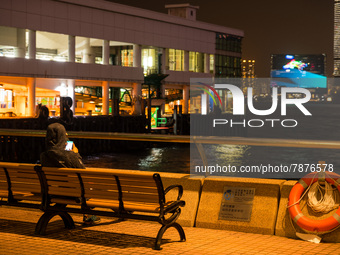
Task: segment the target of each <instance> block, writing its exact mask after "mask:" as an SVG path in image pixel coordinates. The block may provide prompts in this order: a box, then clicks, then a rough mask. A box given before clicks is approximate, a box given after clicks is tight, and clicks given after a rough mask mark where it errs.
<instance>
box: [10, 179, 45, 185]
mask: <svg viewBox="0 0 340 255" xmlns="http://www.w3.org/2000/svg"><path fill="white" fill-rule="evenodd" d="M10 179H11V183H14V182H28V183H32V184H33V183H34V184H37V185H40V181H39V179H37V178H22V177H11V178H10Z"/></svg>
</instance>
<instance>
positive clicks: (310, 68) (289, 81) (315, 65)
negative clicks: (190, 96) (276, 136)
mask: <svg viewBox="0 0 340 255" xmlns="http://www.w3.org/2000/svg"><path fill="white" fill-rule="evenodd" d="M271 64H272V66H271V77H272V82H271V85H272V86H278V87H299V88H310V89H311V88H326V87H327V79H326V76H325V55H323V54H319V55H285V54H274V55H272V63H271ZM276 78H277V79H276Z"/></svg>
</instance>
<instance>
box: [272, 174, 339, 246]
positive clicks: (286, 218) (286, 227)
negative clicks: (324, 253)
mask: <svg viewBox="0 0 340 255" xmlns="http://www.w3.org/2000/svg"><path fill="white" fill-rule="evenodd" d="M295 183H296V181H286V182H285V183H284V184H283V185H282V187H281V199H280V206H279V212H278V215H277V222H276V227H275V235H277V236H284V237H290V238H296V239H298V237H297V236H296V234H295V233H296V232H299V233H306V232H305V231H304V230H303V229H301V228H300V227H299V226H298V225H296V224H295V223H294V222H293V221H292V220H291V218H290V215H289V212H288V210H287V204H288V197H289V193H290V191H291V189H292V188H293V186H294V185H295ZM306 198H307V195H306V196H305V197H304V198H303V199H302V200H301V202H300V208H301V210H302V213H303V214H304V215H305V216H306V217H308V218H311V219H319V220H320V219H325V218H328V217H329V216H331V215H332V214H333V213H334V211H335V210H334V211H332V212H330V213H327V214H318V213H315V212H313V211H312V210H311V209H310V208H308V206H307V205H306V206H304V205H305V204H306ZM338 203H339V201H338ZM319 236H320V237H321V238H322V241H324V242H332V243H339V242H340V228H338V229H336V230H335V231H333V232H330V233H327V234H323V235H319Z"/></svg>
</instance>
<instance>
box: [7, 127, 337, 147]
mask: <svg viewBox="0 0 340 255" xmlns="http://www.w3.org/2000/svg"><path fill="white" fill-rule="evenodd" d="M67 134H68V137H69V138H82V139H103V140H124V141H150V142H169V143H197V144H229V145H252V146H271V147H294V148H315V149H340V141H331V140H304V139H276V138H248V137H217V136H189V135H176V136H174V135H156V134H135V133H110V132H79V131H78V132H77V131H69V132H67ZM0 136H25V137H45V136H46V131H44V130H26V129H0Z"/></svg>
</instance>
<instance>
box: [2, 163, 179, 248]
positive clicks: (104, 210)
mask: <svg viewBox="0 0 340 255" xmlns="http://www.w3.org/2000/svg"><path fill="white" fill-rule="evenodd" d="M0 167H1V168H2V169H3V171H2V172H4V173H5V174H2V175H1V174H0V196H1V192H2V191H3V189H2V188H1V187H3V186H4V185H5V184H4V183H5V182H4V181H3V180H4V177H6V185H7V189H8V195H7V200H5V201H1V203H0V204H6V205H12V206H21V207H32V208H39V209H41V210H42V211H43V212H44V214H43V215H42V216H41V217H40V219H39V221H38V223H37V225H36V230H35V232H36V234H41V235H43V234H45V232H46V228H47V225H48V222H49V221H50V220H51V219H52V218H53V217H54V216H56V215H59V216H60V217H61V218H62V219H63V222H64V225H65V228H69V229H71V228H74V227H75V226H74V221H73V219H72V217H71V216H70V214H69V213H80V214H93V215H98V216H109V217H118V218H120V219H138V220H146V221H157V222H159V223H160V224H161V225H162V226H161V228H160V230H159V231H158V234H157V237H156V241H155V246H154V248H155V249H157V250H159V249H160V245H161V240H162V236H163V234H164V233H165V231H166V230H167V229H168V228H170V227H174V228H175V229H176V230H177V231H178V233H179V235H180V240H181V241H185V234H184V231H183V228H182V227H181V226H180V225H179V224H178V223H176V220H177V218H178V217H179V215H180V213H181V209H180V207H183V206H184V205H185V202H184V201H183V200H180V199H181V197H182V194H183V188H182V186H181V185H172V186H169V187H168V188H166V189H164V188H163V184H162V180H161V177H160V175H159V174H157V173H155V174H152V173H148V172H140V171H124V170H113V169H95V168H88V169H75V168H50V167H44V168H42V167H41V166H38V165H36V166H34V167H33V168H32V165H18V164H17V165H15V164H14V165H13V166H10V163H7V165H6V163H5V164H3V163H0ZM12 172H13V174H14V173H15V174H14V175H13V174H10V173H12ZM19 174H24V176H23V177H25V176H26V177H28V175H29V176H32V177H30V178H29V179H27V180H28V182H27V180H25V179H23V178H22V177H20V179H18V178H19V177H18V175H19ZM33 176H34V177H33ZM12 178H14V179H15V181H14V179H12ZM1 185H2V186H1ZM18 187H19V188H18ZM174 188H176V189H178V196H177V199H176V200H174V201H166V198H165V196H166V194H167V193H168V192H169V191H170V190H171V189H174ZM1 190H2V191H1ZM20 192H21V193H20ZM2 193H3V192H2ZM27 200H28V201H27ZM38 201H39V202H38ZM37 202H38V203H37Z"/></svg>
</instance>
